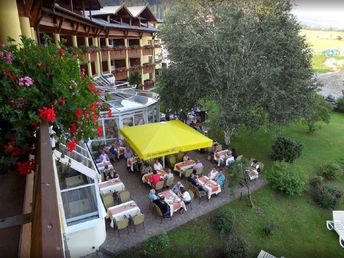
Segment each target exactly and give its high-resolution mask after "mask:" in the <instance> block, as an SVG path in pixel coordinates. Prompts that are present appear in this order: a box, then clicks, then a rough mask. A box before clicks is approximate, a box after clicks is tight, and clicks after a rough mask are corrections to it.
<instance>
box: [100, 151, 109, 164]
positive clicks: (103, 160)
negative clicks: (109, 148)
mask: <svg viewBox="0 0 344 258" xmlns="http://www.w3.org/2000/svg"><path fill="white" fill-rule="evenodd" d="M98 161H99V162H98V163H107V162H110V158H109V156H108V155H107V154H106V153H105V151H104V150H103V151H102V153H101V154H100V156H99V159H98Z"/></svg>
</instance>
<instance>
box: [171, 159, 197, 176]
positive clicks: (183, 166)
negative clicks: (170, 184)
mask: <svg viewBox="0 0 344 258" xmlns="http://www.w3.org/2000/svg"><path fill="white" fill-rule="evenodd" d="M195 164H196V162H195V161H194V160H187V161H183V162H179V163H177V164H175V165H174V169H173V170H174V171H178V172H179V176H182V174H184V173H185V171H186V170H188V169H189V168H193V166H195Z"/></svg>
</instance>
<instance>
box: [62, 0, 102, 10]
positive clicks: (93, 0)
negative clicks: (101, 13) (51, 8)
mask: <svg viewBox="0 0 344 258" xmlns="http://www.w3.org/2000/svg"><path fill="white" fill-rule="evenodd" d="M56 2H57V3H59V2H61V3H64V4H66V5H69V4H70V0H58V1H56ZM83 2H84V4H83V5H84V8H85V10H99V9H100V8H102V7H103V6H102V4H101V3H100V2H99V1H98V0H87V1H83ZM73 8H74V9H78V10H82V9H83V8H82V1H73Z"/></svg>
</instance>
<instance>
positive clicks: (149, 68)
mask: <svg viewBox="0 0 344 258" xmlns="http://www.w3.org/2000/svg"><path fill="white" fill-rule="evenodd" d="M154 69H155V64H144V65H143V73H153V72H154Z"/></svg>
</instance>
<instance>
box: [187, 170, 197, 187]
mask: <svg viewBox="0 0 344 258" xmlns="http://www.w3.org/2000/svg"><path fill="white" fill-rule="evenodd" d="M187 180H188V181H189V182H190V183H191V184H192V185H194V186H197V187H198V182H197V175H196V172H192V174H191V176H190V177H188V179H187Z"/></svg>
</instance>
